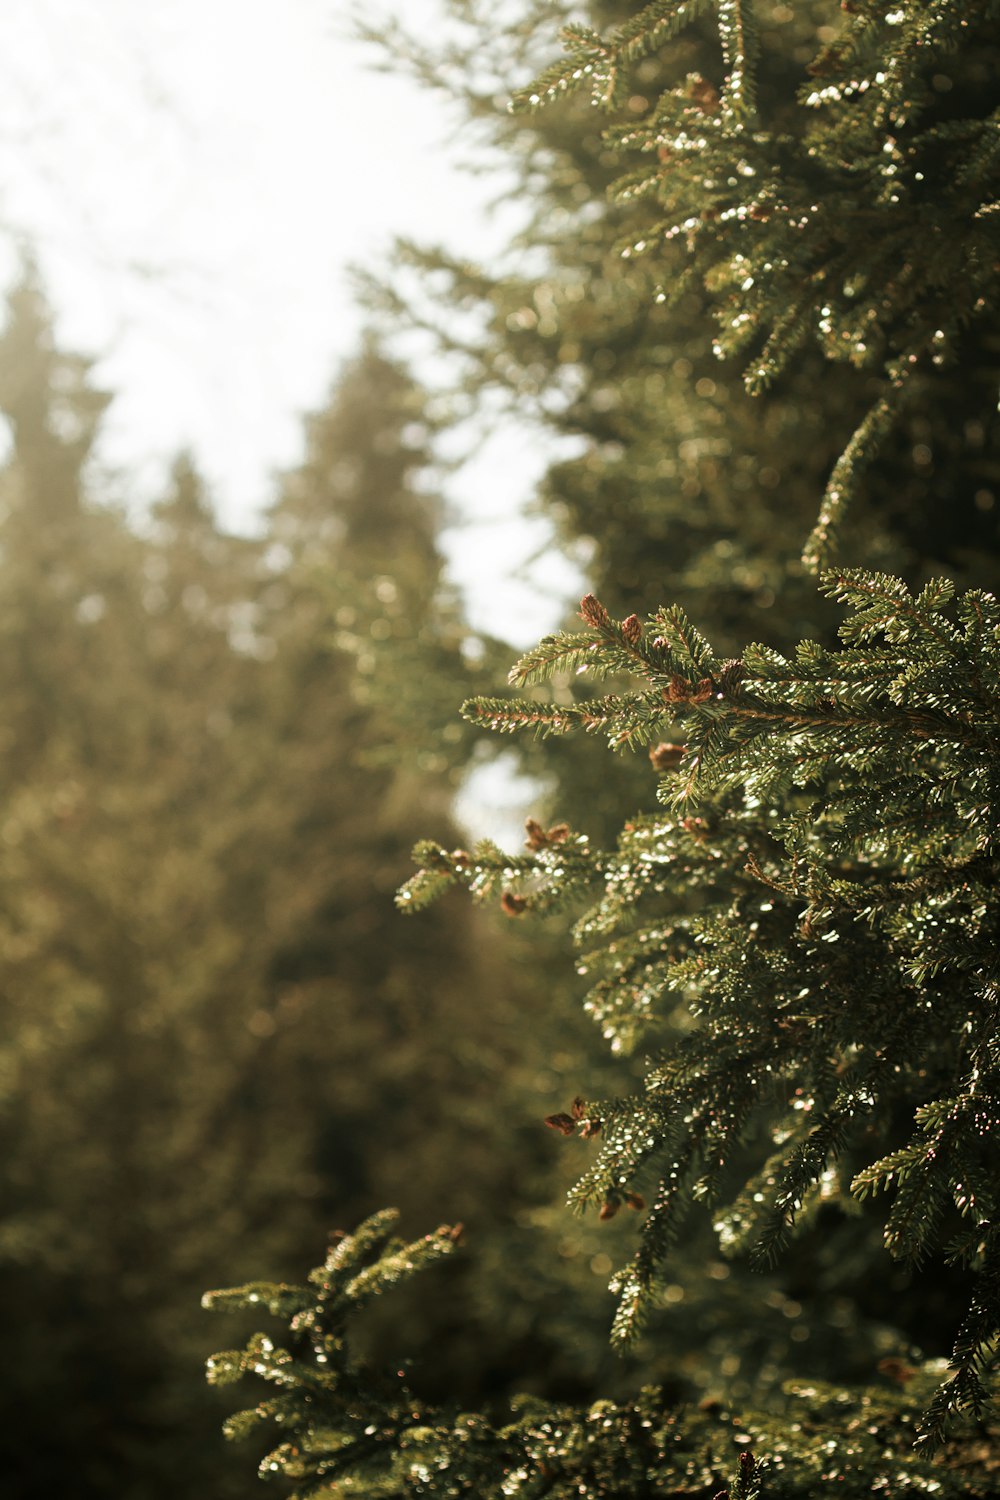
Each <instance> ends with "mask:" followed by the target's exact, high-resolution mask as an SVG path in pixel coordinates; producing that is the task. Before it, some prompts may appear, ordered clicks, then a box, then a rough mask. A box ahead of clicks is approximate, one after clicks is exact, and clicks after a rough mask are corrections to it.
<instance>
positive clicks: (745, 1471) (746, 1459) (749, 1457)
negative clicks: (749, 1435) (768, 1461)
mask: <svg viewBox="0 0 1000 1500" xmlns="http://www.w3.org/2000/svg"><path fill="white" fill-rule="evenodd" d="M756 1467H757V1460H756V1459H755V1458H754V1456H753V1454H752V1453H751V1452H750V1451H749V1449H746V1448H745V1449H744V1450H743V1452H742V1453H741V1454H740V1478H741V1479H749V1477H750V1475H751V1474H752V1473H753V1471H754V1469H755V1468H756Z"/></svg>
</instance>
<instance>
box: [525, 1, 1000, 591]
mask: <svg viewBox="0 0 1000 1500" xmlns="http://www.w3.org/2000/svg"><path fill="white" fill-rule="evenodd" d="M708 11H714V12H715V14H716V20H717V27H718V35H719V48H720V66H721V78H720V80H719V82H718V84H716V83H715V82H713V81H712V80H710V79H707V78H705V77H703V76H702V75H700V74H691V75H689V76H687V77H685V78H684V79H680V80H678V82H677V83H676V84H675V85H674V86H673V87H670V88H667V89H666V90H664V92H663V93H662V94H661V95H660V97H659V99H658V100H656V101H655V103H654V104H653V105H652V106H651V108H650V109H649V111H648V113H647V114H646V115H645V117H644V118H643V119H641V120H640V121H638V122H636V123H629V124H626V125H616V126H614V127H612V128H610V129H609V130H608V131H607V133H606V139H607V141H608V144H609V145H610V146H611V147H612V148H613V150H614V151H615V152H616V153H618V154H620V155H623V156H629V155H634V156H637V157H639V158H641V160H640V162H639V164H638V165H636V166H634V167H633V168H632V169H631V170H630V171H629V172H627V173H626V174H625V175H624V176H622V177H621V178H620V179H619V180H618V182H617V184H616V186H615V188H614V189H613V193H614V195H615V196H616V197H617V198H618V200H619V201H620V202H622V203H630V202H635V201H636V200H643V201H645V202H647V203H648V204H649V213H648V218H647V220H646V222H645V223H644V224H643V225H642V227H641V229H640V230H639V232H638V233H633V236H632V238H631V239H630V241H629V242H628V243H627V244H625V245H624V246H623V247H622V254H623V255H625V256H626V257H630V256H644V257H648V258H649V259H650V260H651V261H652V263H653V270H654V273H655V269H656V261H657V259H659V260H661V261H662V260H663V259H664V256H665V254H666V253H667V249H668V247H670V246H671V245H672V244H673V243H675V242H679V243H681V244H682V245H683V246H684V249H685V260H684V269H683V271H682V273H681V274H680V275H677V274H674V273H673V257H671V259H670V266H671V279H670V281H669V282H666V281H665V282H664V284H663V285H662V286H661V287H660V290H659V293H658V296H659V299H660V300H662V301H665V302H675V303H676V302H677V301H679V300H680V299H682V298H683V297H684V296H685V295H686V293H687V292H688V290H689V289H690V288H691V287H692V286H707V287H708V288H710V289H711V290H712V292H713V293H714V294H715V298H716V312H717V321H718V334H717V342H716V348H717V352H718V354H719V355H720V357H727V356H731V355H742V356H744V357H746V356H747V355H749V362H748V364H747V366H746V370H745V377H744V378H745V382H746V385H747V389H748V390H750V391H751V392H760V391H763V390H766V389H767V388H768V387H769V386H771V385H772V384H773V383H774V381H775V380H776V379H777V377H778V376H779V375H780V374H781V373H782V371H783V370H785V369H786V368H787V366H788V364H789V361H790V360H791V359H792V357H793V356H794V355H795V354H796V353H797V352H798V350H799V349H800V348H801V347H802V345H803V344H804V343H805V342H806V341H807V340H810V339H815V340H817V341H818V343H819V345H820V347H821V348H822V350H823V353H824V354H825V355H826V357H827V358H829V359H831V360H834V361H838V362H849V363H851V364H853V365H855V366H857V367H858V368H860V369H865V370H871V371H873V372H878V375H879V380H880V385H879V389H878V393H877V395H876V396H875V399H874V400H872V401H871V403H870V405H869V407H868V410H867V411H866V413H865V415H864V417H863V419H862V421H861V422H860V424H859V426H858V427H857V430H856V431H855V433H854V435H853V437H852V438H851V441H850V443H849V444H848V445H847V447H846V448H845V449H844V452H843V454H842V455H841V458H840V461H839V462H838V463H837V465H836V467H835V468H834V470H833V472H832V474H831V475H830V478H829V482H828V484H827V487H826V493H825V495H824V497H823V503H822V506H821V509H820V513H819V516H818V518H817V522H816V525H815V528H814V530H813V532H812V535H811V536H810V538H809V540H808V542H807V544H806V548H805V558H806V560H807V562H808V563H809V564H810V566H811V567H813V568H814V569H816V568H819V567H820V566H821V565H822V564H824V563H825V562H828V561H830V560H831V559H832V557H833V556H834V548H835V543H836V538H837V535H838V532H839V529H840V527H841V526H842V523H843V520H844V516H845V513H846V510H847V508H848V505H849V504H850V502H851V500H852V499H853V498H854V496H855V494H856V493H857V491H858V488H859V486H860V484H861V481H862V479H863V476H864V472H865V470H866V469H867V467H868V466H869V465H870V464H871V462H872V461H873V460H874V459H875V457H876V456H877V455H878V452H879V450H880V448H881V446H882V443H883V441H884V439H885V438H886V437H887V435H888V433H889V432H890V431H891V430H892V427H893V425H894V422H895V419H896V418H897V416H898V415H899V413H900V411H901V409H902V407H903V405H904V403H905V402H906V400H907V399H908V397H909V396H910V395H911V394H912V393H913V392H914V390H915V389H916V388H917V387H919V385H920V384H921V380H922V378H923V377H924V376H925V375H926V373H927V371H928V369H929V368H931V367H933V366H936V365H941V364H944V363H946V362H948V361H950V360H953V359H955V358H956V357H957V356H958V354H959V352H960V349H961V342H962V336H963V334H964V332H965V331H966V330H967V328H968V327H969V325H970V324H972V323H974V322H975V321H977V320H978V319H979V318H981V317H982V315H983V314H984V313H985V312H986V311H987V310H988V309H991V308H992V307H994V306H995V304H996V295H997V278H998V264H1000V263H998V258H997V253H996V252H997V245H998V224H997V217H996V215H997V202H996V200H997V189H998V184H1000V113H998V110H997V107H996V98H995V89H994V88H993V87H992V84H991V80H990V79H989V77H988V76H983V74H982V73H981V71H980V70H979V69H978V67H977V61H976V59H977V49H978V47H979V46H980V45H983V44H986V43H991V44H993V45H995V44H996V41H997V26H998V22H1000V6H998V5H997V4H995V3H993V0H977V3H975V4H971V5H970V4H968V3H965V0H923V3H906V4H904V3H900V4H899V5H898V6H896V7H891V6H889V7H887V6H885V5H880V4H874V3H872V0H849V3H847V4H845V5H844V6H843V7H842V14H841V17H840V24H839V26H838V27H837V28H836V29H835V30H834V29H833V28H827V31H828V32H829V33H830V40H829V41H828V42H827V43H826V44H825V45H824V46H823V47H822V48H821V50H820V52H819V54H818V55H817V56H816V57H815V58H814V59H813V61H812V62H811V64H809V65H808V67H807V68H806V69H805V72H804V74H803V77H802V81H801V83H800V84H799V86H798V89H797V91H795V92H794V93H792V94H789V92H788V91H787V90H778V91H774V90H768V91H767V95H766V97H767V99H768V100H769V101H770V107H769V108H767V109H764V108H763V107H759V105H758V96H759V95H761V96H763V91H762V90H758V87H757V75H758V72H759V71H760V70H764V72H765V74H766V65H767V59H766V57H764V58H762V57H760V56H759V55H758V48H757V46H756V41H755V38H756V31H757V28H756V22H755V7H754V4H753V0H719V3H715V4H709V3H708V0H653V3H651V4H649V5H646V6H645V7H643V8H642V9H641V10H640V11H639V12H638V14H637V15H635V16H634V17H632V18H631V19H630V20H628V21H626V22H625V23H624V24H622V25H621V26H619V27H618V28H617V29H615V30H614V31H613V32H612V33H611V34H610V35H609V36H606V37H602V36H601V35H600V34H599V33H598V32H596V31H594V30H593V29H591V28H589V27H584V26H568V27H565V28H564V29H563V32H562V36H563V42H564V47H565V51H566V57H565V59H564V60H562V61H559V62H556V63H553V64H552V65H550V66H549V67H548V68H546V69H545V70H544V71H543V72H542V73H541V74H540V75H539V77H538V78H537V79H536V81H535V82H534V83H533V84H531V85H529V86H528V87H527V88H526V89H524V90H522V91H520V92H519V93H518V95H517V96H516V98H515V108H518V109H535V108H538V107H539V106H541V105H543V104H545V103H547V102H550V101H552V100H553V99H555V98H558V97H560V96H561V95H564V94H566V93H568V92H571V91H574V90H587V91H588V92H589V93H590V96H591V100H592V102H593V103H594V104H595V105H596V106H599V107H601V108H604V109H619V110H620V109H621V107H622V106H623V105H624V103H625V101H626V99H627V98H628V95H629V92H630V87H631V83H632V80H633V79H634V76H635V69H636V66H637V64H638V63H639V62H640V61H641V60H642V59H643V58H645V57H647V56H649V55H650V54H651V53H653V52H655V51H656V50H657V49H658V48H660V47H662V45H663V43H664V42H666V41H667V40H668V39H670V38H671V37H673V36H674V35H676V34H677V33H678V32H679V31H681V30H682V29H683V28H685V27H687V26H688V25H690V23H691V22H693V21H694V20H696V19H697V18H698V16H700V15H701V14H703V13H705V12H708ZM953 99H957V100H958V101H959V104H958V107H957V108H956V106H955V104H954V103H953V102H952V100H953Z"/></svg>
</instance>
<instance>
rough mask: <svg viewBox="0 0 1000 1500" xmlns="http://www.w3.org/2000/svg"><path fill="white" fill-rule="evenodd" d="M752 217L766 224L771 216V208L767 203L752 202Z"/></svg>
mask: <svg viewBox="0 0 1000 1500" xmlns="http://www.w3.org/2000/svg"><path fill="white" fill-rule="evenodd" d="M750 217H751V219H756V220H757V222H758V223H761V224H766V223H767V221H768V219H769V218H770V217H771V210H770V209H769V208H768V206H767V204H766V203H751V205H750Z"/></svg>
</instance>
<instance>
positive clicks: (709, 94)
mask: <svg viewBox="0 0 1000 1500" xmlns="http://www.w3.org/2000/svg"><path fill="white" fill-rule="evenodd" d="M686 93H687V96H688V98H689V99H690V100H691V103H692V104H697V106H698V108H699V109H703V110H704V111H705V112H706V114H710V113H712V111H714V110H716V109H718V107H719V91H718V89H717V88H716V87H715V85H714V84H711V83H709V81H708V79H707V78H702V76H701V74H700V73H692V74H691V75H690V77H689V78H688V81H687V89H686Z"/></svg>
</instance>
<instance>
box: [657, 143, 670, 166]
mask: <svg viewBox="0 0 1000 1500" xmlns="http://www.w3.org/2000/svg"><path fill="white" fill-rule="evenodd" d="M656 154H657V156H658V157H659V158H660V160H661V161H662V162H663V163H664V165H665V164H666V163H667V162H668V161H673V159H674V153H673V151H671V149H670V147H669V146H657V148H656Z"/></svg>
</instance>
